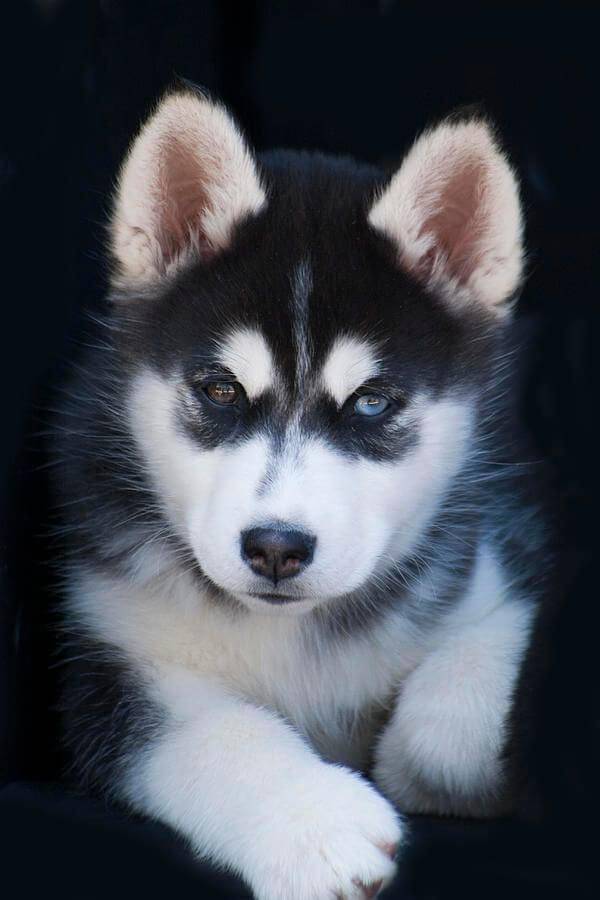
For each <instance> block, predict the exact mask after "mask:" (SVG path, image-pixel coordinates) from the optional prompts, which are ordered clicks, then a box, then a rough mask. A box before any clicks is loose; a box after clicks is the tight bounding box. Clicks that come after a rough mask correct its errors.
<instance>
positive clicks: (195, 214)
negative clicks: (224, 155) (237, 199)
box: [155, 138, 218, 266]
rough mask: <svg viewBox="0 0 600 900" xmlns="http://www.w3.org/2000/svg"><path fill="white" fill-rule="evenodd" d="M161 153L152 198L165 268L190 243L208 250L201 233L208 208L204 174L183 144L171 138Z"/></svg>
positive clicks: (207, 191) (194, 156) (214, 163)
mask: <svg viewBox="0 0 600 900" xmlns="http://www.w3.org/2000/svg"><path fill="white" fill-rule="evenodd" d="M161 151H162V152H161V160H160V168H159V176H158V185H157V191H156V195H155V202H156V218H157V224H158V228H157V236H158V240H159V243H160V247H161V251H162V254H163V264H164V265H165V266H168V265H169V264H170V263H171V262H173V260H175V259H177V257H178V256H179V254H180V253H181V252H182V251H183V250H184V249H185V248H186V247H188V246H189V245H190V244H193V245H194V246H195V247H196V248H197V249H198V250H199V251H200V252H203V251H206V252H209V251H210V249H211V248H210V243H209V242H208V240H207V239H206V236H205V235H204V234H203V233H202V213H203V212H204V210H205V209H206V208H207V206H208V205H209V184H208V178H207V173H205V172H204V171H203V169H202V168H201V166H199V165H198V159H197V158H196V155H195V154H194V152H193V151H192V150H190V149H189V148H188V147H186V146H185V144H183V143H182V142H179V141H177V140H176V139H173V138H171V139H169V140H168V141H165V144H164V145H163V147H162V148H161ZM211 163H212V166H213V169H214V168H215V167H216V166H217V165H218V162H217V160H216V159H214V160H211ZM203 175H204V179H203V178H202V176H203Z"/></svg>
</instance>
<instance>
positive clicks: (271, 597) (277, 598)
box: [248, 591, 307, 603]
mask: <svg viewBox="0 0 600 900" xmlns="http://www.w3.org/2000/svg"><path fill="white" fill-rule="evenodd" d="M248 596H249V597H256V598H257V599H258V600H266V602H267V603H289V602H290V601H291V602H293V601H294V600H306V599H307V598H306V597H300V596H298V595H296V594H269V593H265V594H262V593H260V594H259V593H254V592H253V591H249V592H248Z"/></svg>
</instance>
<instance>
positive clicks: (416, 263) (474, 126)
mask: <svg viewBox="0 0 600 900" xmlns="http://www.w3.org/2000/svg"><path fill="white" fill-rule="evenodd" d="M368 219H369V222H370V224H371V225H372V226H373V227H374V228H375V229H377V230H378V231H381V232H383V233H384V234H385V235H386V236H387V237H388V238H390V239H391V240H392V241H393V242H394V244H395V245H396V247H397V250H398V261H399V264H400V266H402V268H404V269H405V270H406V271H408V272H409V273H410V274H412V275H413V276H414V277H416V278H417V279H418V280H419V281H420V282H421V283H423V284H424V285H425V286H427V287H430V288H431V289H433V290H437V291H438V292H440V293H441V294H442V295H443V296H445V297H446V299H447V302H449V303H450V304H451V305H454V306H455V307H457V306H461V305H465V304H471V303H473V302H476V303H479V304H483V305H484V306H485V307H487V308H488V309H490V310H491V311H493V312H495V313H496V314H497V315H503V314H505V313H506V312H508V311H509V309H510V301H511V299H512V298H513V297H514V296H515V292H516V290H517V288H518V287H519V284H520V281H521V274H522V267H523V247H522V222H521V208H520V203H519V190H518V185H517V181H516V178H515V175H514V173H513V171H512V169H511V167H510V165H509V164H508V162H507V160H506V157H505V156H504V155H503V153H502V152H501V151H500V150H499V148H498V147H497V145H496V142H495V140H494V137H493V134H492V131H491V129H490V126H489V125H488V124H487V123H486V122H485V121H483V120H481V119H471V120H467V121H453V120H451V119H449V120H446V121H444V122H442V123H441V124H440V125H438V126H437V127H436V128H434V129H432V130H429V131H426V132H425V133H424V134H423V135H422V136H421V137H420V138H418V139H417V141H416V142H415V144H414V145H413V147H412V148H411V150H410V151H409V153H408V155H407V156H406V158H405V159H404V162H403V163H402V164H401V166H400V168H399V170H398V171H397V172H396V174H395V175H394V176H393V177H392V179H391V181H390V182H389V184H388V185H387V187H385V188H384V190H383V192H382V193H381V194H380V195H379V197H378V198H377V199H376V200H375V202H374V204H373V206H372V208H371V210H370V212H369V215H368Z"/></svg>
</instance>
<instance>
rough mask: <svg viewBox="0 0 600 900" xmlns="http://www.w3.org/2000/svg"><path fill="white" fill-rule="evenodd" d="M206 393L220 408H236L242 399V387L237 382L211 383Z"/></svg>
mask: <svg viewBox="0 0 600 900" xmlns="http://www.w3.org/2000/svg"><path fill="white" fill-rule="evenodd" d="M204 393H205V394H206V396H207V397H208V399H209V400H211V401H212V402H213V403H216V404H218V406H234V405H235V404H236V403H238V402H239V400H240V399H241V397H242V387H241V385H239V384H238V383H237V382H236V381H211V382H210V383H209V384H207V385H205V386H204Z"/></svg>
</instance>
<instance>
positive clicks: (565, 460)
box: [0, 0, 600, 898]
mask: <svg viewBox="0 0 600 900" xmlns="http://www.w3.org/2000/svg"><path fill="white" fill-rule="evenodd" d="M599 25H600V16H598V14H596V13H595V12H594V11H593V10H592V9H585V8H580V9H579V10H576V11H573V9H572V8H571V9H569V7H567V6H566V5H565V6H557V5H554V6H552V7H550V6H547V7H544V6H540V7H538V8H525V9H521V10H520V9H517V8H513V9H510V8H509V9H504V10H502V9H498V8H495V9H488V10H485V9H484V8H480V9H475V8H473V9H470V10H468V9H456V8H454V7H452V6H447V7H445V8H439V9H435V8H430V7H429V6H426V5H425V4H419V5H414V6H413V5H410V6H408V5H405V4H401V3H398V2H394V0H379V2H360V0H355V2H336V0H323V2H308V0H307V2H299V0H298V2H287V3H286V2H280V3H266V2H264V3H260V2H252V0H246V2H230V0H221V2H212V3H211V2H200V0H196V2H193V0H190V2H185V0H155V2H150V0H148V2H126V0H122V2H118V0H95V2H93V0H89V2H87V0H38V2H37V3H33V2H32V3H29V2H26V0H21V2H18V0H13V2H12V3H6V4H5V5H4V7H3V10H2V11H1V13H0V32H1V36H0V66H1V67H2V76H3V77H2V107H1V110H0V222H1V226H0V227H1V229H2V231H1V233H2V236H3V237H2V242H1V244H0V247H1V250H0V262H1V265H2V281H1V282H0V283H1V285H2V288H1V289H0V297H1V302H2V319H1V325H0V336H1V338H2V346H1V347H0V361H1V365H2V376H1V378H0V384H1V386H2V392H3V398H2V416H3V420H4V421H3V424H2V432H1V435H2V436H1V440H0V447H1V452H2V456H3V459H2V462H3V466H2V474H1V478H0V578H1V579H2V580H1V583H0V589H1V591H2V595H1V606H0V616H1V619H0V735H1V738H2V743H1V746H0V787H1V786H2V785H5V787H4V789H3V790H1V791H0V828H2V843H1V844H0V846H2V848H3V851H4V852H3V857H4V858H3V861H2V867H1V868H0V890H2V885H1V882H2V880H6V879H14V883H15V885H16V886H17V889H18V893H16V892H15V893H14V894H10V893H9V894H8V895H7V896H23V897H28V896H33V895H34V893H36V894H37V891H38V889H39V886H40V884H43V885H44V887H45V889H46V891H47V892H48V891H49V892H50V895H51V896H61V895H62V896H69V897H71V896H72V897H83V898H85V897H96V896H98V897H100V896H105V895H106V893H107V892H108V891H110V892H111V893H112V894H113V895H115V896H117V897H121V896H125V895H126V891H127V893H130V892H131V890H132V889H134V890H137V891H139V892H140V894H141V892H142V890H143V891H144V892H145V893H146V895H149V896H155V895H156V896H159V893H160V894H162V893H163V891H164V889H165V887H167V888H168V889H169V890H172V891H176V892H177V893H178V894H179V896H185V897H187V896H190V897H191V896H192V895H198V893H199V894H200V895H201V896H215V897H218V896H238V895H239V896H243V895H244V896H245V894H244V893H243V889H242V888H241V887H240V886H239V885H237V883H235V882H233V881H232V880H229V879H225V878H220V877H219V876H216V875H214V874H213V873H211V872H210V871H209V870H208V869H207V868H206V867H204V868H202V869H196V868H195V867H194V866H192V865H191V864H190V863H189V860H188V859H187V857H186V855H185V853H184V852H183V851H182V850H181V848H180V846H179V844H177V843H176V842H175V841H173V840H172V839H171V838H170V837H169V835H168V832H167V831H166V829H163V828H162V827H159V826H156V825H151V824H149V823H146V824H144V823H138V822H127V821H125V820H124V819H123V818H121V817H119V816H116V815H115V814H114V813H112V812H110V811H109V810H107V809H105V808H104V807H102V806H99V805H98V804H94V803H92V802H87V801H83V800H81V799H77V798H74V797H71V796H69V795H68V794H66V793H65V792H64V791H62V790H61V789H60V788H59V787H58V786H57V782H56V778H57V773H58V771H59V767H60V763H61V759H60V754H59V753H57V751H56V747H55V743H54V739H55V733H56V715H55V712H54V709H53V705H54V703H55V700H56V696H55V693H56V670H55V668H53V663H52V650H53V642H52V631H51V627H49V625H51V615H50V613H49V610H51V607H52V600H53V595H54V588H53V582H54V576H53V569H52V563H53V545H52V541H51V539H50V538H49V536H48V534H47V528H46V521H47V509H48V492H47V485H46V474H45V470H44V467H43V465H44V461H45V456H44V452H45V438H44V434H43V432H44V430H45V429H46V427H47V422H48V418H49V412H48V410H49V408H50V407H51V406H52V402H53V400H52V398H53V386H54V385H55V383H56V381H57V378H58V377H59V376H60V372H61V367H62V365H63V363H64V361H65V360H67V359H69V358H70V357H72V355H73V351H74V348H75V346H76V343H77V340H78V338H80V335H81V330H82V323H83V314H82V310H83V308H84V306H85V307H91V308H94V307H97V306H98V304H99V303H101V298H102V295H103V291H104V288H105V284H106V273H105V268H104V264H103V261H102V254H101V248H102V242H103V238H104V233H103V226H104V223H105V221H106V212H107V197H108V194H109V192H110V190H111V187H112V185H113V179H114V174H115V171H116V168H117V166H118V163H119V161H120V158H121V156H122V154H123V152H124V150H125V148H126V146H127V143H128V141H129V139H130V138H131V136H132V133H133V132H134V131H135V129H136V128H137V126H138V125H139V123H140V121H141V119H142V118H143V117H144V115H145V113H146V112H147V111H148V110H149V108H150V107H151V105H152V103H153V102H154V101H155V100H156V97H157V95H158V94H159V93H160V92H161V91H162V90H163V89H164V87H165V86H166V85H167V84H169V83H170V82H171V81H172V80H173V78H174V77H177V76H180V77H185V78H188V79H191V80H192V81H194V82H196V83H198V84H201V85H204V86H205V87H207V88H209V89H210V90H211V91H212V92H214V93H215V94H216V95H217V96H219V97H221V98H222V99H223V100H225V101H226V103H228V104H229V105H230V106H231V108H232V109H233V111H234V112H235V113H236V114H237V115H238V117H239V119H240V120H241V122H242V124H243V126H244V128H245V130H246V131H247V133H248V135H249V137H250V139H251V140H252V141H253V142H254V144H255V145H256V146H257V147H258V148H259V149H262V148H266V147H272V146H295V147H305V148H318V149H321V150H327V151H332V152H344V153H351V154H354V155H356V156H359V157H361V158H363V159H366V160H370V161H375V162H377V161H390V160H393V159H394V158H397V157H399V156H400V155H401V153H402V151H403V150H404V149H405V148H406V147H407V145H408V144H409V142H410V141H411V140H412V138H413V137H414V136H415V134H416V133H417V132H418V131H419V130H420V129H421V128H423V126H424V125H426V124H427V123H429V122H430V121H431V120H432V119H435V118H436V117H438V116H440V115H443V114H444V113H446V112H448V111H449V110H450V109H452V108H453V107H455V106H457V105H459V104H464V103H473V102H475V103H479V104H482V106H483V108H484V109H485V110H486V111H487V112H488V113H489V114H490V115H491V116H492V117H493V118H494V119H495V120H496V122H497V123H498V125H499V126H500V129H501V131H502V133H503V136H504V138H505V141H506V145H507V147H508V149H509V152H510V154H511V156H512V158H513V160H514V162H515V164H516V166H517V168H518V170H519V172H520V174H521V177H522V181H523V195H524V200H525V207H526V214H527V235H528V245H529V250H530V257H529V271H530V277H529V282H528V286H527V289H526V291H525V293H524V295H523V297H522V300H521V302H520V308H519V315H520V316H521V319H522V320H523V322H524V323H527V327H528V328H530V329H531V332H532V335H533V337H532V341H531V349H530V351H529V354H528V358H527V360H526V369H525V379H524V386H523V396H522V410H523V417H524V419H525V421H526V423H527V424H528V426H529V427H530V430H531V432H532V434H533V435H534V438H535V441H536V444H537V448H538V452H539V454H540V456H542V457H544V458H547V459H549V460H550V462H551V465H552V472H553V483H554V487H555V490H556V497H557V501H556V502H557V504H558V509H559V511H560V517H559V519H560V567H559V574H558V576H557V581H556V585H555V589H554V591H553V596H552V597H551V598H549V599H548V611H547V613H546V616H545V622H544V633H545V635H546V638H547V644H548V647H549V648H550V649H549V652H548V653H547V654H546V655H545V657H544V659H543V661H542V663H540V664H539V665H536V667H535V668H534V669H532V670H531V671H530V673H528V683H529V685H530V689H529V690H528V692H527V695H526V696H525V698H524V701H523V703H524V707H523V708H524V712H525V720H526V722H527V727H526V729H524V731H523V733H522V735H521V738H522V740H521V745H522V751H521V756H520V758H519V761H518V774H519V779H520V783H521V784H522V786H523V791H522V796H521V800H520V805H519V810H518V816H517V818H516V819H515V820H513V821H510V822H496V823H488V824H483V823H461V822H453V821H445V822H442V821H436V820H434V819H430V820H425V819H418V820H415V824H414V837H413V841H412V845H411V847H410V848H409V850H408V851H407V853H406V858H405V861H404V865H403V867H402V875H401V878H400V881H399V884H398V886H397V887H396V888H395V889H394V891H393V892H392V893H393V895H394V896H398V897H400V896H402V897H409V898H438V897H440V898H442V897H455V896H457V897H458V896H461V897H465V896H468V897H470V896H473V897H475V896H478V897H479V896H481V894H482V892H483V893H484V894H485V895H486V896H487V897H496V896H498V897H500V896H503V897H504V896H505V895H506V893H507V892H508V891H510V892H512V894H513V895H516V896H518V897H521V896H523V897H525V896H527V897H537V896H540V897H542V896H543V897H555V896H556V897H559V896H561V897H562V896H565V895H566V896H569V897H579V896H581V897H583V896H588V892H589V896H593V895H594V893H595V892H599V893H600V880H598V876H597V873H596V850H595V843H594V838H595V834H597V832H598V827H597V824H596V819H597V810H598V804H599V802H600V766H599V762H600V724H599V723H600V716H599V711H598V710H599V704H600V699H599V696H598V687H599V682H600V678H599V677H598V674H597V669H598V649H597V648H598V646H599V645H598V625H599V624H600V616H599V615H598V612H597V603H598V588H597V584H596V580H595V578H594V577H593V576H594V573H593V571H592V565H593V562H594V560H593V554H594V550H595V541H594V538H595V518H596V517H595V516H594V503H595V500H596V492H595V478H594V476H595V468H596V467H595V465H594V463H595V457H596V455H597V454H596V443H595V442H596V440H597V438H596V433H597V428H596V422H595V414H596V411H597V402H596V391H595V387H594V381H595V375H596V373H597V363H596V354H594V352H593V347H592V342H593V339H594V337H595V334H596V328H595V325H596V323H597V320H598V288H597V276H598V274H599V268H600V266H599V264H598V255H599V249H600V248H599V240H598V237H599V232H598V224H597V217H598V199H599V197H598V194H599V191H598V160H599V158H600V152H599V151H600V142H599V140H598V128H597V124H596V118H597V115H598V87H599V78H598V75H599V64H598V51H597V41H598V27H599Z"/></svg>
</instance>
